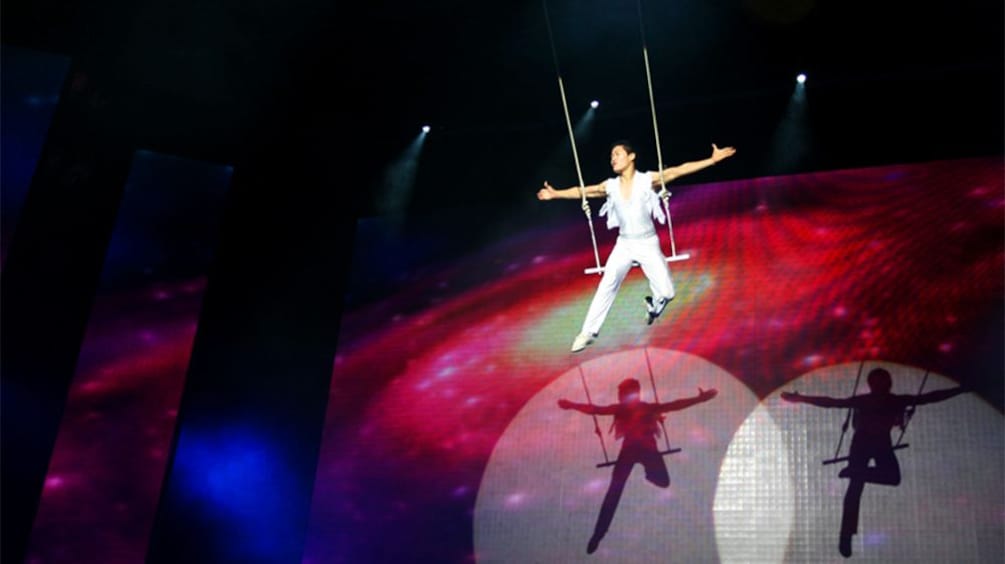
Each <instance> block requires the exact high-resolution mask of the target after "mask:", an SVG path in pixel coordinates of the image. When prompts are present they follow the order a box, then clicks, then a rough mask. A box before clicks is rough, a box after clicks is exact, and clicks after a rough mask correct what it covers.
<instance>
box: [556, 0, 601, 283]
mask: <svg viewBox="0 0 1005 564" xmlns="http://www.w3.org/2000/svg"><path fill="white" fill-rule="evenodd" d="M541 4H542V7H543V8H544V22H545V25H546V26H547V28H548V44H549V45H550V46H551V58H552V61H554V63H555V75H556V76H557V77H558V92H559V94H560V95H561V96H562V111H563V112H564V113H565V127H566V128H567V129H568V131H569V144H570V145H571V146H572V160H573V161H574V162H575V164H576V178H578V179H579V197H580V200H581V203H580V207H581V208H582V209H583V213H584V214H585V215H586V223H587V224H589V226H590V240H591V241H592V242H593V260H594V261H596V263H597V266H596V268H595V269H591V270H596V272H597V274H601V273H602V272H603V268H602V267H601V266H600V251H599V249H598V248H597V234H596V231H595V230H594V228H593V214H592V213H591V212H590V202H588V201H587V199H586V183H585V182H583V170H582V168H581V167H580V166H579V151H577V150H576V135H575V133H573V130H572V118H571V117H569V103H568V101H567V100H566V97H565V84H564V83H563V82H562V68H561V67H560V66H559V64H558V50H557V49H556V48H555V35H554V32H553V31H552V29H551V16H549V15H548V0H541Z"/></svg>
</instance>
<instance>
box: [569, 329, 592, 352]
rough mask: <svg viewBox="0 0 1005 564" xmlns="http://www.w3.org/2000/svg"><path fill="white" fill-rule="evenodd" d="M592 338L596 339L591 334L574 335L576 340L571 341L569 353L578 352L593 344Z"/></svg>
mask: <svg viewBox="0 0 1005 564" xmlns="http://www.w3.org/2000/svg"><path fill="white" fill-rule="evenodd" d="M594 337H596V335H593V334H591V333H580V334H578V335H576V338H575V339H573V340H572V349H571V352H579V351H581V350H583V349H585V348H586V347H588V346H590V345H591V344H593V339H594Z"/></svg>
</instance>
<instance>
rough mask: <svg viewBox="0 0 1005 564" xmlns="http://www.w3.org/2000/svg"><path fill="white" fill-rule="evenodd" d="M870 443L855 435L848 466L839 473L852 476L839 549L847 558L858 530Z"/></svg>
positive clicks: (845, 503)
mask: <svg viewBox="0 0 1005 564" xmlns="http://www.w3.org/2000/svg"><path fill="white" fill-rule="evenodd" d="M869 458H870V453H869V445H868V442H867V441H865V440H863V438H862V437H861V436H853V437H852V440H851V447H850V448H849V449H848V466H846V467H845V468H844V469H843V470H841V472H840V473H839V474H838V475H839V476H841V477H850V478H851V481H850V482H849V483H848V490H847V491H845V494H844V507H843V510H842V513H841V535H840V539H839V542H838V550H839V551H840V552H841V555H842V556H844V557H845V558H847V557H849V556H851V537H852V536H853V535H855V534H856V533H857V532H858V513H859V507H860V506H861V501H862V491H863V490H864V489H865V481H864V480H862V478H861V477H860V475H861V473H862V472H863V471H865V470H866V469H867V467H868V465H869Z"/></svg>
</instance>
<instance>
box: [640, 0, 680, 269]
mask: <svg viewBox="0 0 1005 564" xmlns="http://www.w3.org/2000/svg"><path fill="white" fill-rule="evenodd" d="M636 7H637V8H638V14H639V34H640V35H641V36H642V60H643V61H644V62H645V65H646V88H647V89H648V91H649V109H650V112H651V113H652V117H653V136H654V137H655V138H656V162H657V166H658V167H659V168H658V169H657V174H658V175H659V177H660V192H659V196H660V200H661V201H662V203H663V212H664V213H665V214H666V216H667V232H668V234H669V235H670V257H669V259H668V260H674V259H678V255H677V241H676V240H674V236H673V220H672V219H671V218H670V196H671V194H670V192H669V191H667V184H666V180H664V178H663V151H662V149H661V144H660V126H659V123H658V120H657V119H656V97H655V96H654V95H653V76H652V71H651V70H650V65H649V47H648V46H647V45H646V26H645V18H644V17H643V16H642V0H638V1H637V2H636ZM686 258H689V255H686V254H685V255H680V256H679V259H678V260H682V259H686Z"/></svg>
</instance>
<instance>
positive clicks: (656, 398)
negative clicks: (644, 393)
mask: <svg viewBox="0 0 1005 564" xmlns="http://www.w3.org/2000/svg"><path fill="white" fill-rule="evenodd" d="M642 350H643V352H645V355H646V368H648V369H649V383H650V384H651V385H652V387H653V400H654V401H655V403H659V402H660V395H659V392H657V391H656V378H655V377H653V365H652V363H650V362H649V347H646V348H644V349H642ZM660 427H661V428H662V429H663V440H664V442H666V445H667V451H670V450H671V449H670V435H668V434H667V427H666V424H665V423H664V422H663V416H662V415H661V416H660Z"/></svg>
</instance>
